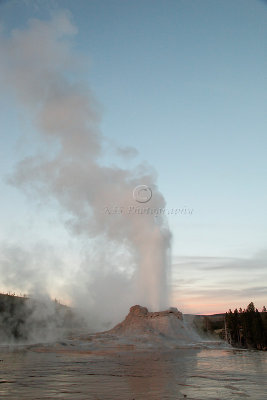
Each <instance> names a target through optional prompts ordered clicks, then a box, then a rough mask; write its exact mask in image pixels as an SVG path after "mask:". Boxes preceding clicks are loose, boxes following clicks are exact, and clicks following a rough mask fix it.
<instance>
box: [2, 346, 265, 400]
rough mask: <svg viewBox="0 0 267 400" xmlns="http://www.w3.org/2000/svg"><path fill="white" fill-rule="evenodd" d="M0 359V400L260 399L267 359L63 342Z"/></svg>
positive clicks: (8, 351) (20, 349) (229, 352)
mask: <svg viewBox="0 0 267 400" xmlns="http://www.w3.org/2000/svg"><path fill="white" fill-rule="evenodd" d="M206 347H207V346H206ZM0 359H1V361H0V374H1V375H0V398H1V399H12V400H13V399H14V400H18V399H21V400H24V399H25V400H26V399H27V400H33V399H34V400H37V399H64V400H65V399H66V400H67V399H72V400H76V399H77V400H80V399H89V400H91V399H92V400H97V399H98V400H113V399H114V400H115V399H116V400H118V399H123V400H164V399H184V398H186V399H201V400H208V399H221V400H224V399H225V400H228V399H231V400H232V399H252V400H264V399H265V398H267V382H266V377H267V353H266V352H257V351H245V350H234V349H219V348H217V349H216V348H212V346H208V347H207V348H190V347H187V348H176V349H174V348H173V349H171V348H161V349H160V351H159V350H158V349H157V348H154V349H149V348H143V349H140V348H139V349H137V348H135V346H133V345H127V344H124V345H123V344H122V345H118V346H116V348H112V349H109V348H106V347H105V346H103V348H102V349H101V346H100V347H98V348H95V349H93V348H92V345H89V343H86V342H77V341H73V342H72V341H66V342H64V343H58V344H54V345H35V346H16V347H10V346H2V347H1V348H0Z"/></svg>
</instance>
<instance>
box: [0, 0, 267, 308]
mask: <svg viewBox="0 0 267 400" xmlns="http://www.w3.org/2000/svg"><path fill="white" fill-rule="evenodd" d="M62 9H63V10H68V11H69V14H68V15H69V18H70V20H71V21H72V23H73V25H74V26H75V27H76V29H77V34H76V35H75V36H74V37H73V38H72V39H71V40H72V41H73V43H72V45H73V48H74V50H75V52H76V54H77V60H76V61H77V71H78V72H77V73H78V74H79V78H80V79H81V80H82V81H84V82H86V83H87V84H88V86H89V87H90V89H91V91H92V93H93V95H94V97H95V98H96V100H97V102H98V107H99V110H100V111H99V112H100V114H101V121H100V130H101V132H102V134H103V135H104V137H105V140H106V152H105V155H104V157H103V163H106V164H113V163H115V164H117V165H119V166H121V167H126V166H129V165H130V166H133V165H134V164H136V163H137V162H145V163H147V164H149V165H150V166H152V167H153V169H154V170H155V172H156V173H157V184H158V187H159V190H160V191H161V193H162V194H163V196H164V197H165V200H166V203H167V205H166V206H167V207H168V208H183V207H187V208H190V209H193V213H192V214H190V215H183V216H182V215H171V216H169V217H168V220H169V225H170V228H171V231H172V235H173V245H172V264H173V267H172V277H173V278H172V289H173V292H172V302H173V303H174V304H173V305H174V306H177V307H178V308H180V309H181V310H182V311H185V312H195V313H212V312H224V311H227V309H228V308H229V307H232V308H234V307H239V306H242V307H244V306H246V305H247V304H248V303H249V302H250V301H254V302H255V303H256V305H257V306H258V307H259V308H261V307H262V306H263V305H264V304H265V305H266V306H267V304H266V303H267V277H266V272H267V236H266V234H267V218H266V217H267V207H266V204H267V185H266V177H267V159H266V148H267V113H266V100H267V98H266V97H267V95H266V94H267V87H266V86H267V85H266V82H267V79H266V78H267V77H266V71H267V50H266V42H267V24H266V17H267V3H266V2H264V1H260V0H255V1H250V0H249V1H248V0H235V1H232V0H201V1H197V0H164V1H163V0H161V1H159V0H135V1H132V0H89V1H88V0H87V1H83V0H77V1H71V0H64V1H63V0H55V1H52V0H51V1H41V0H40V1H31V0H27V1H26V0H25V1H19V0H9V1H5V0H4V1H1V2H0V27H1V31H2V37H4V38H5V37H8V36H9V35H10V34H11V32H12V31H13V30H14V29H18V30H25V29H26V28H27V25H28V21H29V19H32V18H36V19H40V20H49V19H50V18H51V16H53V15H55V14H56V13H58V12H60V11H61V10H62ZM1 40H2V39H1ZM0 57H1V55H0ZM69 78H70V79H72V78H73V77H72V76H70V77H69ZM76 78H77V76H76ZM1 79H2V78H1ZM1 79H0V83H1ZM4 79H5V78H3V80H4ZM1 86H2V84H1ZM0 106H1V114H0V135H1V153H0V167H1V178H2V179H1V183H0V188H1V208H0V221H1V225H0V226H1V230H0V240H1V243H2V244H3V246H7V244H8V245H12V246H21V247H22V248H24V249H27V251H28V250H29V249H32V248H33V247H34V248H35V246H36V245H37V243H42V245H44V246H48V247H49V246H52V247H53V253H55V254H56V255H57V258H58V259H60V263H61V262H62V263H64V262H66V263H67V264H68V266H67V267H66V270H68V268H70V263H74V264H75V263H76V262H77V260H78V259H79V251H80V249H81V248H82V247H83V246H84V244H83V243H82V242H79V241H78V240H77V238H73V237H72V236H71V234H70V233H69V232H68V231H67V230H66V228H65V226H64V224H63V223H62V218H63V217H62V213H63V212H62V211H60V210H58V207H56V205H55V204H54V203H53V202H43V203H42V202H41V201H36V199H35V198H33V199H31V198H29V197H27V196H25V193H23V192H22V191H21V190H19V189H18V188H16V187H13V186H12V185H10V184H9V183H8V182H7V177H8V176H9V175H10V174H12V171H13V170H14V168H15V166H16V164H17V162H18V161H19V160H21V159H22V158H23V157H25V156H26V155H28V154H31V153H32V152H34V151H35V150H36V148H37V147H38V143H35V142H34V140H33V139H32V138H33V137H34V136H36V135H37V134H38V132H36V129H35V128H33V126H32V125H31V121H30V119H29V117H27V116H26V115H25V111H24V110H23V107H21V105H20V104H17V103H16V102H14V98H13V95H12V93H11V92H9V90H8V88H6V87H5V88H4V90H1V93H0ZM113 144H114V145H116V146H119V147H128V146H129V147H133V148H135V149H136V150H137V152H138V155H137V156H136V157H135V158H133V159H129V158H125V159H122V158H119V157H117V156H116V154H114V152H112V146H113ZM141 183H142V182H140V184H141ZM77 249H79V250H77ZM1 273H3V272H1ZM21 279H24V278H23V277H22V278H21ZM59 280H60V278H59ZM24 288H25V285H20V282H18V285H17V287H12V284H10V285H7V283H5V284H4V283H2V285H1V290H3V291H5V290H17V291H20V290H21V291H23V290H24ZM53 295H56V293H54V292H53Z"/></svg>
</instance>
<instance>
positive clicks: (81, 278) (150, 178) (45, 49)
mask: <svg viewBox="0 0 267 400" xmlns="http://www.w3.org/2000/svg"><path fill="white" fill-rule="evenodd" d="M76 31H77V30H76V28H75V26H73V24H72V22H71V21H70V16H69V14H68V13H66V12H63V13H60V14H59V15H57V16H55V17H54V18H52V20H51V21H40V20H37V19H35V20H32V21H31V22H30V23H29V26H28V28H27V29H25V30H21V31H19V30H16V31H14V32H13V33H12V35H11V37H10V38H3V40H2V41H1V42H0V50H1V54H2V57H1V65H0V72H3V76H5V84H9V86H11V87H13V89H14V92H15V94H16V96H17V99H18V100H19V101H20V103H21V105H23V106H24V107H25V109H26V110H27V111H28V112H29V116H30V119H31V121H33V123H34V124H35V128H37V130H38V131H39V133H40V136H38V135H36V140H37V144H38V146H37V148H39V149H40V148H45V149H46V151H45V152H41V153H40V152H38V153H36V154H34V155H32V154H31V155H29V156H27V157H26V158H24V159H23V160H22V161H21V162H19V164H18V165H17V168H16V171H15V172H14V174H13V176H12V177H11V179H10V181H11V182H12V184H14V185H16V186H19V187H22V188H26V190H27V191H28V190H29V189H30V191H31V195H32V194H33V193H34V194H35V195H37V196H39V197H41V198H42V199H43V200H44V199H45V198H47V199H53V200H56V202H57V203H58V205H60V207H61V209H62V210H63V211H64V213H65V216H66V225H67V227H68V228H69V229H70V231H71V232H72V234H74V235H76V236H80V237H85V238H87V239H88V240H87V241H88V243H89V244H90V243H91V242H90V240H92V241H93V243H94V254H93V256H92V257H91V258H90V257H89V256H88V259H87V261H86V262H83V263H81V266H80V268H79V269H78V272H77V273H76V275H74V273H73V274H70V278H69V281H67V282H64V285H65V286H64V285H63V284H62V281H60V283H59V287H58V288H57V287H55V286H54V287H53V289H54V292H58V293H59V296H60V294H61V292H60V287H61V288H62V287H65V288H66V287H67V288H68V289H67V290H68V294H69V297H72V299H73V301H74V304H75V300H77V298H78V297H79V295H80V294H81V293H84V296H86V298H85V297H83V298H82V299H80V300H81V302H83V303H85V302H86V305H88V303H89V304H90V305H91V306H92V309H95V308H96V307H97V308H98V312H100V313H101V312H102V311H103V310H104V309H107V316H109V317H110V315H111V313H112V311H111V310H118V309H120V314H122V312H125V306H126V307H128V306H129V305H130V304H133V302H139V303H142V304H144V305H145V306H147V307H149V308H151V309H152V310H157V309H163V308H165V307H167V306H168V282H167V280H168V272H169V257H170V242H171V234H170V231H169V228H168V225H167V222H166V218H165V216H164V215H158V216H156V217H155V216H154V215H138V213H137V214H130V213H128V212H127V210H129V208H130V207H133V206H135V207H136V205H137V203H136V201H135V199H133V196H132V192H133V189H134V188H135V187H136V186H138V185H140V184H144V185H147V186H148V187H150V188H151V190H152V193H153V196H152V198H151V199H150V200H149V207H150V208H153V209H162V208H164V207H165V200H164V198H163V196H162V194H161V193H160V192H159V190H158V189H157V186H156V183H155V181H156V179H155V175H154V172H153V171H152V169H151V168H148V167H147V166H144V165H137V166H136V167H135V168H133V169H124V168H121V167H116V166H114V165H113V164H112V166H111V164H108V165H104V163H103V161H102V160H101V157H102V156H103V154H104V151H105V146H104V145H105V141H104V139H103V136H102V134H101V133H100V131H99V110H98V106H97V105H96V103H95V101H94V99H93V97H92V95H91V93H90V91H89V90H88V88H86V85H84V84H82V83H81V82H76V81H75V71H74V69H73V67H74V66H75V67H77V62H76V60H77V54H75V52H73V49H72V37H73V36H74V35H75V34H76ZM131 150H132V149H131ZM116 151H117V154H118V153H123V155H124V156H125V155H127V152H129V149H128V148H126V149H121V148H120V147H119V148H118V149H116ZM128 155H130V152H129V154H128ZM147 204H148V203H147ZM107 207H111V208H112V207H120V209H122V210H123V211H122V212H121V213H116V215H114V214H111V215H110V214H107V213H106V212H105V210H106V209H107ZM89 239H90V240H89ZM97 246H98V247H97ZM88 248H90V245H88ZM95 249H97V251H95ZM118 249H119V251H118ZM88 253H90V251H89V250H88ZM103 253H106V254H107V255H106V258H105V257H104V260H103V259H102V258H101V257H102V254H103ZM118 253H120V254H122V253H123V254H127V255H128V261H127V262H125V260H124V262H123V263H124V265H118V264H119V262H118V259H117V261H116V257H117V255H118ZM96 254H98V255H99V261H98V260H97V256H96ZM100 255H101V256H100ZM112 258H113V259H112ZM97 263H98V264H97ZM123 263H121V264H123ZM103 264H106V265H105V268H103ZM125 264H126V265H127V264H129V267H130V268H129V269H127V268H125ZM108 266H109V267H108ZM73 270H75V268H74V269H73ZM36 273H37V271H36ZM43 274H44V272H43ZM30 276H33V280H32V281H33V284H36V278H34V272H32V271H31V274H30ZM28 277H29V274H28V275H27V279H28ZM62 279H63V278H62ZM120 279H121V281H122V283H120ZM107 280H109V285H110V286H109V287H108V289H109V290H107V288H106V287H104V288H103V284H102V282H103V281H107ZM43 281H44V279H43V275H42V280H40V282H39V284H41V282H43ZM48 281H49V280H48ZM116 281H117V282H119V283H118V284H116V283H115V282H116ZM50 282H51V280H50ZM112 282H114V288H113V287H112ZM125 282H126V283H127V289H126V290H125V291H126V292H127V293H125V292H123V290H124V289H123V288H124V287H126V283H125ZM54 285H56V283H54ZM44 289H45V290H47V292H48V293H49V289H50V288H49V287H46V288H44ZM65 290H66V289H65ZM77 293H78V294H77ZM126 295H127V296H128V297H127V299H126ZM75 296H76V297H75ZM88 296H90V301H88ZM122 297H123V298H125V302H124V303H122V301H121V298H122ZM76 305H77V304H76ZM109 307H110V309H109ZM90 311H91V310H89V312H90ZM87 312H88V308H87ZM103 312H104V311H103Z"/></svg>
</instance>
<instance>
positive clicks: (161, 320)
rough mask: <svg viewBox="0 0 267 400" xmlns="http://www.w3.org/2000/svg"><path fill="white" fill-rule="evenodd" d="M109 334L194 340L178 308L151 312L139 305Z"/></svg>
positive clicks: (185, 340)
mask: <svg viewBox="0 0 267 400" xmlns="http://www.w3.org/2000/svg"><path fill="white" fill-rule="evenodd" d="M107 333H109V334H112V335H116V336H127V337H132V336H143V335H145V336H148V337H150V338H151V339H152V338H153V337H154V338H155V337H161V338H166V339H174V340H179V341H183V342H188V341H191V340H192V337H190V335H188V331H187V329H186V327H185V325H184V322H183V315H182V313H181V312H180V311H178V310H177V308H169V309H168V310H166V311H159V312H149V311H148V309H147V308H146V307H141V306H139V305H136V306H133V307H131V308H130V312H129V314H128V315H127V316H126V318H125V320H124V321H123V322H121V323H119V324H118V325H116V326H115V327H114V328H113V329H111V330H109V331H108V332H107Z"/></svg>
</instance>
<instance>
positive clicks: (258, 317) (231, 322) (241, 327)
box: [225, 302, 267, 350]
mask: <svg viewBox="0 0 267 400" xmlns="http://www.w3.org/2000/svg"><path fill="white" fill-rule="evenodd" d="M266 311H267V310H266V307H265V306H264V307H263V309H262V311H261V312H259V311H258V309H257V308H255V306H254V303H253V302H251V303H250V304H249V305H248V306H247V308H246V309H243V310H242V308H240V309H239V310H237V308H236V309H235V310H234V312H232V310H231V309H230V310H229V312H227V313H226V314H225V339H226V340H227V341H228V343H230V344H232V345H234V346H238V347H244V348H255V349H258V350H267V312H266Z"/></svg>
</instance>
